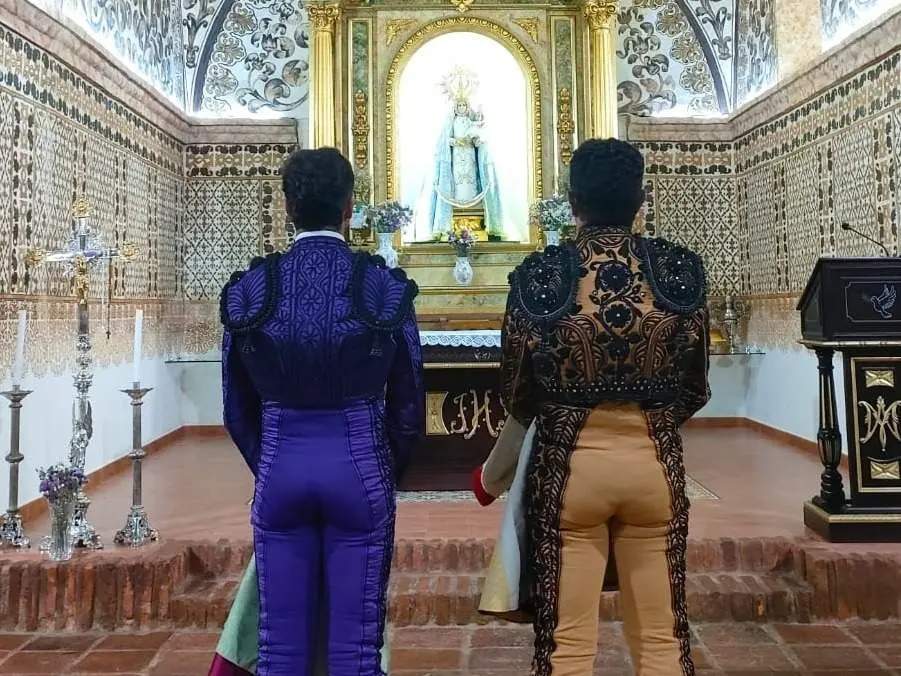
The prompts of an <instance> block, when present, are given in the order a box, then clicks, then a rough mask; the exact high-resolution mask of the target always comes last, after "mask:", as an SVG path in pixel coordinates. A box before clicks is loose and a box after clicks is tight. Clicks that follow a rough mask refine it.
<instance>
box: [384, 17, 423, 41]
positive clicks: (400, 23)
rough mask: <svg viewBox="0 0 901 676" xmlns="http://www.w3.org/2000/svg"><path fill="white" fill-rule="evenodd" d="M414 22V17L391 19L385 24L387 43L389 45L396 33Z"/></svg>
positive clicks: (401, 31)
mask: <svg viewBox="0 0 901 676" xmlns="http://www.w3.org/2000/svg"><path fill="white" fill-rule="evenodd" d="M415 23H416V21H415V20H414V19H391V20H390V21H389V22H388V23H387V24H386V26H385V32H386V38H387V40H386V41H387V43H388V44H389V45H390V44H391V43H392V42H394V39H395V38H396V37H397V36H398V35H400V34H401V33H403V32H404V31H405V30H407V29H408V28H409V27H410V26H413V25H414V24H415Z"/></svg>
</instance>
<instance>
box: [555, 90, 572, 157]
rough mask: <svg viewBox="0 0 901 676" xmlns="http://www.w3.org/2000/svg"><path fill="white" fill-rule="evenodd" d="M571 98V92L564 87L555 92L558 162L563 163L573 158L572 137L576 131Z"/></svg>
mask: <svg viewBox="0 0 901 676" xmlns="http://www.w3.org/2000/svg"><path fill="white" fill-rule="evenodd" d="M572 98H573V97H572V92H571V91H570V90H569V89H568V88H566V87H564V88H562V89H560V90H559V91H558V92H557V136H558V137H559V140H560V162H562V163H563V164H564V165H568V164H569V163H570V161H571V160H572V158H573V137H574V135H575V133H576V122H575V120H574V119H573V106H572Z"/></svg>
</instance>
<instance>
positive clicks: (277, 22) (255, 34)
mask: <svg viewBox="0 0 901 676" xmlns="http://www.w3.org/2000/svg"><path fill="white" fill-rule="evenodd" d="M182 3H183V11H184V26H185V37H184V43H185V69H186V74H187V78H186V79H187V87H188V97H187V98H188V106H189V109H190V110H192V111H193V112H197V113H202V114H207V115H216V116H247V115H248V114H255V113H261V114H269V115H277V116H282V117H295V118H302V117H306V112H305V111H306V106H305V104H306V101H307V98H308V96H309V78H310V62H309V43H310V28H309V22H308V18H307V14H306V11H305V9H304V8H303V7H302V5H301V3H300V1H299V0H182Z"/></svg>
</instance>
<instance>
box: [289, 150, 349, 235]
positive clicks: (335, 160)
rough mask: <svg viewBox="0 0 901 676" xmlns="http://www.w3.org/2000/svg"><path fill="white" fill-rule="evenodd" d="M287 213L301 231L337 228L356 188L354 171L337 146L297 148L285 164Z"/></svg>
mask: <svg viewBox="0 0 901 676" xmlns="http://www.w3.org/2000/svg"><path fill="white" fill-rule="evenodd" d="M282 190H284V192H285V206H286V208H287V211H288V216H289V217H290V218H291V220H292V221H293V222H294V225H295V226H296V227H297V228H298V229H299V230H316V229H337V228H339V227H340V226H341V223H342V221H343V219H344V211H345V209H346V208H347V203H348V201H349V200H350V198H351V195H353V191H354V170H353V167H351V166H350V162H348V161H347V159H346V158H345V157H344V155H342V154H341V153H340V152H339V151H338V150H336V149H335V148H317V149H316V150H297V151H295V152H294V153H292V154H291V156H290V157H289V158H288V159H287V160H286V161H285V164H284V166H283V167H282Z"/></svg>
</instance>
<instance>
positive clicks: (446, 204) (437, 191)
mask: <svg viewBox="0 0 901 676" xmlns="http://www.w3.org/2000/svg"><path fill="white" fill-rule="evenodd" d="M454 117H455V116H454V115H453V114H451V115H450V116H449V117H448V120H447V122H446V123H445V125H444V127H443V128H442V130H441V136H440V137H439V139H438V147H437V149H436V151H435V163H434V166H435V169H434V172H433V174H432V176H431V177H430V178H431V180H429V181H428V182H427V183H426V185H425V187H424V189H423V198H422V200H421V201H420V207H419V212H420V214H421V215H419V216H418V217H417V219H416V220H417V223H423V222H425V223H426V227H420V228H417V232H422V231H423V230H426V228H427V232H428V233H429V234H430V235H434V234H435V233H440V234H444V233H446V232H448V231H449V230H450V229H451V224H452V222H453V215H454V202H455V200H454V166H453V152H452V150H453V138H454ZM475 152H476V166H477V176H476V179H477V183H478V191H479V198H477V200H476V203H475V204H472V205H471V206H478V205H479V204H481V206H482V207H483V208H484V210H485V230H486V231H487V232H488V234H489V235H493V236H497V237H503V236H504V222H503V216H502V212H501V201H500V195H499V193H498V183H497V173H496V171H495V168H494V162H493V161H492V159H491V152H490V151H489V150H488V146H486V145H485V144H484V143H482V144H480V145H478V146H476V148H475ZM457 206H460V207H464V208H465V207H467V206H470V205H466V204H458V205H457Z"/></svg>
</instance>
